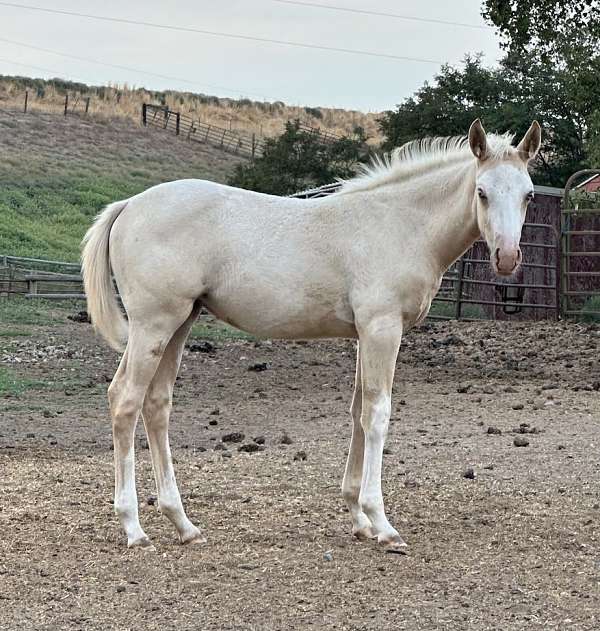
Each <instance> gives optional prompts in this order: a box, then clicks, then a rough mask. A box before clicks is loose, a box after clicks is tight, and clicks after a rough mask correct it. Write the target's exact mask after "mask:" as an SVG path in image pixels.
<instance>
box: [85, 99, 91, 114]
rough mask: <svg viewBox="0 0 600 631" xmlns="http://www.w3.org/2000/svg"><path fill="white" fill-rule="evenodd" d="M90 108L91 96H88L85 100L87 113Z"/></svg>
mask: <svg viewBox="0 0 600 631" xmlns="http://www.w3.org/2000/svg"><path fill="white" fill-rule="evenodd" d="M89 109H90V97H89V96H88V97H87V99H86V100H85V113H86V114H87V113H88V111H89Z"/></svg>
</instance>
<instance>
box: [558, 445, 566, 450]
mask: <svg viewBox="0 0 600 631" xmlns="http://www.w3.org/2000/svg"><path fill="white" fill-rule="evenodd" d="M557 449H558V450H559V451H560V450H562V449H566V447H565V446H564V445H559V446H558V447H557Z"/></svg>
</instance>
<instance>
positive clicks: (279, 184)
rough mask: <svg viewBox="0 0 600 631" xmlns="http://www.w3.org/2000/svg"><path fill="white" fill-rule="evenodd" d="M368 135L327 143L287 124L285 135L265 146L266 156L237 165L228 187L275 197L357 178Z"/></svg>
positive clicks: (358, 132)
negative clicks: (356, 173)
mask: <svg viewBox="0 0 600 631" xmlns="http://www.w3.org/2000/svg"><path fill="white" fill-rule="evenodd" d="M365 140H366V138H365V135H364V132H363V130H362V129H360V128H357V129H356V133H355V135H354V137H344V138H340V139H339V140H335V141H328V142H324V141H323V139H322V138H320V136H319V134H316V133H311V132H307V131H305V130H303V129H301V127H300V123H299V121H295V122H291V121H289V122H288V123H287V124H286V127H285V131H284V133H283V134H282V135H281V136H279V137H278V138H273V139H269V140H267V142H266V145H265V148H264V152H263V155H262V156H261V157H259V158H257V159H256V160H254V162H252V163H251V164H248V165H238V166H237V168H236V171H235V173H234V175H233V177H231V178H230V179H229V184H231V185H232V186H239V187H240V188H246V189H250V190H253V191H260V192H262V193H271V194H272V195H290V194H291V193H296V192H298V191H301V190H304V189H307V188H312V187H315V186H321V185H322V184H329V183H330V182H333V181H334V180H335V179H336V178H348V177H351V176H352V175H353V174H354V168H355V166H356V163H357V162H360V161H364V160H366V159H367V157H368V150H367V148H366V145H365Z"/></svg>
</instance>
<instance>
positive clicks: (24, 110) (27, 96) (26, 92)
mask: <svg viewBox="0 0 600 631" xmlns="http://www.w3.org/2000/svg"><path fill="white" fill-rule="evenodd" d="M28 99H29V92H28V91H27V90H25V105H24V106H23V112H24V113H25V114H27V100H28Z"/></svg>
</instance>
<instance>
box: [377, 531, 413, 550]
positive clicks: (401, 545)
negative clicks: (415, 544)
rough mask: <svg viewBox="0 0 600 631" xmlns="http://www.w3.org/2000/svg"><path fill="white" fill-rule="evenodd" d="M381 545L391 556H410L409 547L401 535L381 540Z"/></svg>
mask: <svg viewBox="0 0 600 631" xmlns="http://www.w3.org/2000/svg"><path fill="white" fill-rule="evenodd" d="M379 544H380V545H382V546H383V550H384V551H385V552H389V553H390V554H408V545H407V544H406V542H405V541H404V540H403V539H402V537H401V536H400V535H396V536H395V537H392V538H386V539H380V540H379Z"/></svg>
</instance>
